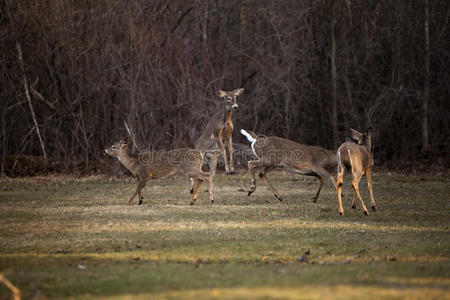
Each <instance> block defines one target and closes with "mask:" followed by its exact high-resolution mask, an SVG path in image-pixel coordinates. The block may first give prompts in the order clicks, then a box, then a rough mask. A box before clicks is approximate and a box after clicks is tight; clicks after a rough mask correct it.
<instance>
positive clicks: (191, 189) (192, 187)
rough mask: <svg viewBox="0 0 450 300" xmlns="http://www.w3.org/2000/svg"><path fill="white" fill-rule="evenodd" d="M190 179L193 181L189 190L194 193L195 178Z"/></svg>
mask: <svg viewBox="0 0 450 300" xmlns="http://www.w3.org/2000/svg"><path fill="white" fill-rule="evenodd" d="M189 179H190V181H191V188H190V190H189V192H190V193H191V194H193V193H194V178H192V177H191V178H189Z"/></svg>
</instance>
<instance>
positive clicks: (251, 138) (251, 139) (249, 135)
mask: <svg viewBox="0 0 450 300" xmlns="http://www.w3.org/2000/svg"><path fill="white" fill-rule="evenodd" d="M241 133H242V134H243V135H244V136H245V137H246V138H247V140H248V141H249V142H250V143H252V144H253V143H254V142H256V138H254V137H253V136H252V135H251V134H250V133H248V132H247V131H245V130H244V129H241Z"/></svg>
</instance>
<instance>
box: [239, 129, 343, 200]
mask: <svg viewBox="0 0 450 300" xmlns="http://www.w3.org/2000/svg"><path fill="white" fill-rule="evenodd" d="M241 133H242V134H243V135H244V136H245V137H247V139H248V141H249V142H250V143H251V147H252V150H253V153H254V154H255V155H256V157H257V158H258V159H257V160H251V161H249V162H248V169H249V173H250V175H251V177H252V184H251V187H250V190H249V191H248V196H250V195H251V194H252V193H253V192H254V191H255V190H256V176H255V175H256V174H258V175H259V177H260V178H261V180H262V181H264V182H265V183H266V184H267V186H268V187H269V188H270V189H271V190H272V192H273V193H274V194H275V197H277V198H278V200H280V201H282V198H281V196H280V194H279V193H278V192H277V190H276V189H275V188H274V187H273V185H272V184H271V183H270V182H269V180H268V178H267V173H269V172H270V171H272V170H274V169H277V168H282V169H284V170H286V171H288V172H291V173H293V174H301V175H307V176H314V177H316V178H317V179H319V186H318V188H317V190H316V193H315V194H314V196H313V202H316V201H317V199H318V198H319V194H320V190H321V188H322V185H323V181H324V179H326V178H328V179H329V180H330V181H331V183H332V184H333V186H334V187H335V188H336V182H335V180H334V177H333V175H332V172H334V170H336V165H337V162H336V154H335V153H334V152H333V151H331V150H327V149H324V148H322V147H318V146H308V145H302V144H299V143H296V142H294V141H291V140H288V139H283V138H280V137H275V136H270V137H264V136H257V135H256V134H255V133H253V132H248V131H245V130H244V129H241Z"/></svg>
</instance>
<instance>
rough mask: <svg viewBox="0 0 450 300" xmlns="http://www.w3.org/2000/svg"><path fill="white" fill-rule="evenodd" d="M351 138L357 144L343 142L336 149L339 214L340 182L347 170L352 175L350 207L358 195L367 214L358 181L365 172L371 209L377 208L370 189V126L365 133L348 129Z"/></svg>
mask: <svg viewBox="0 0 450 300" xmlns="http://www.w3.org/2000/svg"><path fill="white" fill-rule="evenodd" d="M350 131H351V134H352V138H354V139H355V140H357V141H358V144H355V143H353V142H345V143H343V144H342V145H341V146H340V147H339V149H338V150H337V162H338V175H337V190H338V199H339V214H341V215H343V214H344V209H343V208H342V197H341V191H342V182H343V180H344V172H345V171H348V172H350V173H351V174H352V175H353V182H352V185H353V189H354V191H355V195H354V196H353V201H352V208H356V197H358V199H359V202H360V203H361V206H362V208H363V210H364V214H365V215H367V214H369V212H368V211H367V208H366V206H365V205H364V201H363V200H362V198H361V195H360V193H359V188H358V185H359V181H360V180H361V177H362V176H363V175H364V174H366V177H367V184H368V186H369V192H370V200H371V204H372V209H373V210H377V206H376V204H375V200H374V199H373V191H372V173H371V172H372V166H373V156H372V153H371V150H372V127H370V128H369V129H368V130H367V133H359V132H358V131H356V130H354V129H350Z"/></svg>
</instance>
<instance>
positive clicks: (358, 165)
mask: <svg viewBox="0 0 450 300" xmlns="http://www.w3.org/2000/svg"><path fill="white" fill-rule="evenodd" d="M337 153H338V154H337V156H338V157H337V158H338V163H339V164H340V165H341V166H342V167H344V168H345V169H346V170H347V171H352V170H359V171H360V172H362V173H364V172H365V171H366V170H367V169H368V168H369V167H371V166H372V164H373V158H372V155H371V154H370V151H369V150H368V149H367V147H366V146H365V145H358V144H355V143H352V142H345V143H343V144H342V145H341V146H340V147H339V148H338V151H337Z"/></svg>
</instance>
